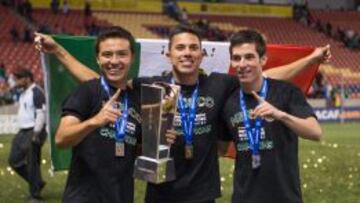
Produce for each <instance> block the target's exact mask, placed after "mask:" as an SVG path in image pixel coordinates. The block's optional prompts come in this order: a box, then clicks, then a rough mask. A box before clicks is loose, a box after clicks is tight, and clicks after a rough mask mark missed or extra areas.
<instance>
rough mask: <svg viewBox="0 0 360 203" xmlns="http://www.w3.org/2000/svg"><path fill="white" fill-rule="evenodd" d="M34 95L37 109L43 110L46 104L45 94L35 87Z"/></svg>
mask: <svg viewBox="0 0 360 203" xmlns="http://www.w3.org/2000/svg"><path fill="white" fill-rule="evenodd" d="M33 95H34V98H33V100H34V106H35V109H42V108H43V105H44V104H45V95H44V92H43V91H42V90H41V89H40V88H39V87H35V88H33Z"/></svg>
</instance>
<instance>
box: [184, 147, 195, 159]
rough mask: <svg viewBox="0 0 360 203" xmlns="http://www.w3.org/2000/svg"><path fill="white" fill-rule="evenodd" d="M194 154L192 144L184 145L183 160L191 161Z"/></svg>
mask: <svg viewBox="0 0 360 203" xmlns="http://www.w3.org/2000/svg"><path fill="white" fill-rule="evenodd" d="M193 153H194V148H193V145H192V144H187V145H185V158H186V159H192V158H193Z"/></svg>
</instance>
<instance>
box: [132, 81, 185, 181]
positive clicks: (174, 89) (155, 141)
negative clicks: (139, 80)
mask: <svg viewBox="0 0 360 203" xmlns="http://www.w3.org/2000/svg"><path fill="white" fill-rule="evenodd" d="M179 92H180V86H178V85H174V84H167V83H155V84H152V85H142V86H141V116H142V123H141V124H142V156H139V157H138V158H137V159H136V161H135V168H134V177H135V178H138V179H141V180H145V181H147V182H151V183H156V184H158V183H162V182H167V181H171V180H174V179H175V166H174V160H173V159H172V158H170V146H169V145H168V143H167V142H166V137H165V134H166V131H167V130H168V129H172V128H173V120H174V115H175V113H176V106H177V99H178V95H179Z"/></svg>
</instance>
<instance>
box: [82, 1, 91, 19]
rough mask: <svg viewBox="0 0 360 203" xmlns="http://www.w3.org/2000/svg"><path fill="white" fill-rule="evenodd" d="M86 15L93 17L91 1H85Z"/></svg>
mask: <svg viewBox="0 0 360 203" xmlns="http://www.w3.org/2000/svg"><path fill="white" fill-rule="evenodd" d="M84 15H85V16H91V15H92V10H91V4H90V1H89V0H86V1H85V5H84Z"/></svg>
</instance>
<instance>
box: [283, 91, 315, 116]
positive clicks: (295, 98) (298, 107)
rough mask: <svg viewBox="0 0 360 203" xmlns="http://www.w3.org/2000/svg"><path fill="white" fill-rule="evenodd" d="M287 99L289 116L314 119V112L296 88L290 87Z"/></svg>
mask: <svg viewBox="0 0 360 203" xmlns="http://www.w3.org/2000/svg"><path fill="white" fill-rule="evenodd" d="M290 88H291V89H290V98H289V103H288V104H289V112H288V113H290V114H291V115H293V116H296V117H299V118H308V117H315V118H316V116H315V114H314V111H313V109H312V107H311V106H310V104H309V103H308V102H307V101H306V98H305V96H304V94H303V93H302V92H301V90H300V89H299V88H298V87H295V86H293V85H291V87H290Z"/></svg>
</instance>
